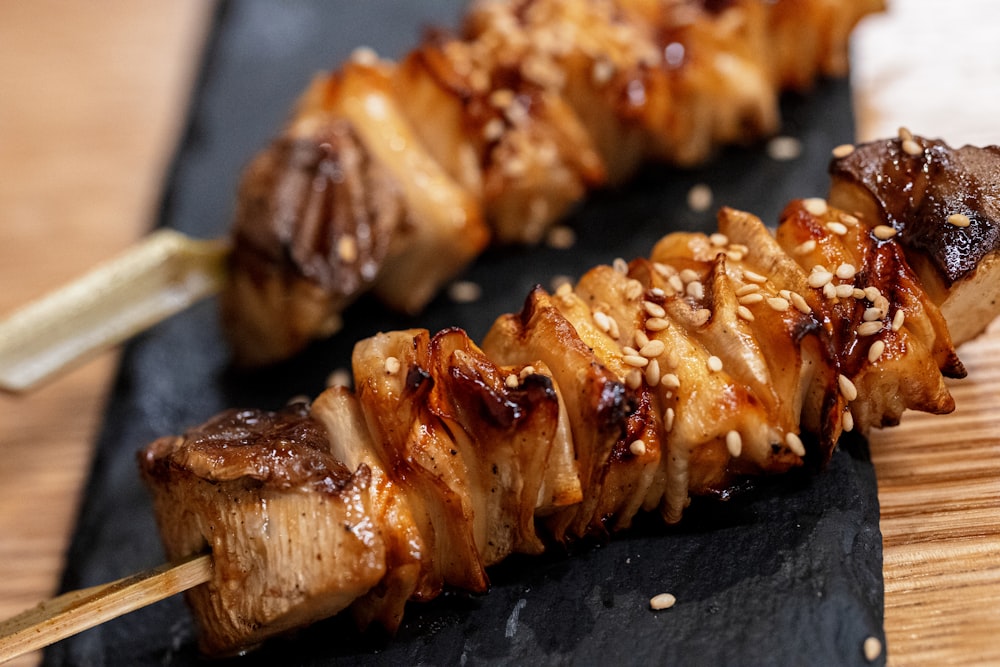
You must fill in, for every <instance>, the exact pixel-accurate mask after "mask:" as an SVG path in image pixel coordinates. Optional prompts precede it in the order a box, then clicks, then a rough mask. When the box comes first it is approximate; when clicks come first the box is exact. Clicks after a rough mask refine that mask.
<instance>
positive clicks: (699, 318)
mask: <svg viewBox="0 0 1000 667" xmlns="http://www.w3.org/2000/svg"><path fill="white" fill-rule="evenodd" d="M711 318H712V311H710V310H709V309H708V308H699V309H698V310H696V311H694V316H693V317H692V318H691V323H692V324H694V325H695V326H696V327H700V326H701V325H703V324H705V323H706V322H708V321H709V320H710V319H711Z"/></svg>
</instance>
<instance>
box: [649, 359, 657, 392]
mask: <svg viewBox="0 0 1000 667" xmlns="http://www.w3.org/2000/svg"><path fill="white" fill-rule="evenodd" d="M646 384H648V385H649V386H650V387H655V386H657V385H658V384H660V362H659V361H657V360H656V359H650V360H649V365H648V366H646Z"/></svg>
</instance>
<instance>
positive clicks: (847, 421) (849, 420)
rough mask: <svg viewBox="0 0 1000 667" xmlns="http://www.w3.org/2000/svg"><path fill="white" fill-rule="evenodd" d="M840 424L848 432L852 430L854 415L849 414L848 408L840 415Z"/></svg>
mask: <svg viewBox="0 0 1000 667" xmlns="http://www.w3.org/2000/svg"><path fill="white" fill-rule="evenodd" d="M840 426H841V428H843V429H844V430H845V431H847V432H848V433H850V432H851V431H853V430H854V415H852V414H851V411H850V410H848V411H846V412H845V413H844V414H843V416H841V418H840Z"/></svg>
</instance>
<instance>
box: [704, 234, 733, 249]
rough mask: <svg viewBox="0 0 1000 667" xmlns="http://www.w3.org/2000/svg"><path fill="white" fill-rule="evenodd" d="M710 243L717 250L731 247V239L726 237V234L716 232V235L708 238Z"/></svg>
mask: <svg viewBox="0 0 1000 667" xmlns="http://www.w3.org/2000/svg"><path fill="white" fill-rule="evenodd" d="M708 242H709V243H711V244H712V245H713V246H715V247H716V248H723V247H725V246H727V245H729V237H728V236H726V235H725V234H721V233H719V232H715V233H714V234H712V235H711V236H709V237H708Z"/></svg>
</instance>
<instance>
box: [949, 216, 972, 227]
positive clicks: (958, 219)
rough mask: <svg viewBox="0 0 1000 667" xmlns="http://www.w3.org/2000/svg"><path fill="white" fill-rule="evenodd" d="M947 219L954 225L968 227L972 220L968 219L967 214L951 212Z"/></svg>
mask: <svg viewBox="0 0 1000 667" xmlns="http://www.w3.org/2000/svg"><path fill="white" fill-rule="evenodd" d="M947 219H948V222H949V224H952V225H955V226H956V227H968V226H969V225H970V224H972V221H971V220H969V216H967V215H965V214H964V213H952V214H951V215H949V216H948V218H947Z"/></svg>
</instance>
